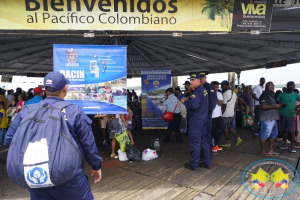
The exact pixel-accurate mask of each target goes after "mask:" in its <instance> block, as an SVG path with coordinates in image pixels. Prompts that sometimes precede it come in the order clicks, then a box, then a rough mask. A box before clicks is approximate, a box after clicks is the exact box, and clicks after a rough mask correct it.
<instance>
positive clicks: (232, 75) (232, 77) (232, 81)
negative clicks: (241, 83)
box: [228, 72, 235, 90]
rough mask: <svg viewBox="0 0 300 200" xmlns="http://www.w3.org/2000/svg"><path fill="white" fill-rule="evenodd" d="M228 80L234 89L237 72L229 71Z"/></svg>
mask: <svg viewBox="0 0 300 200" xmlns="http://www.w3.org/2000/svg"><path fill="white" fill-rule="evenodd" d="M228 82H229V86H230V88H231V89H232V90H234V86H235V72H228Z"/></svg>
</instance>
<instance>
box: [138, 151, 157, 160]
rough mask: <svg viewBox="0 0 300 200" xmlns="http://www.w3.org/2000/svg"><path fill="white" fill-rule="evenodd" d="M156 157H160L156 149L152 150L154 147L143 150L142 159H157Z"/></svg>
mask: <svg viewBox="0 0 300 200" xmlns="http://www.w3.org/2000/svg"><path fill="white" fill-rule="evenodd" d="M155 158H158V156H157V153H156V151H155V150H152V149H145V150H144V151H143V157H142V159H143V160H144V161H149V160H153V159H155Z"/></svg>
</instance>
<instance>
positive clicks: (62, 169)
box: [7, 101, 83, 188]
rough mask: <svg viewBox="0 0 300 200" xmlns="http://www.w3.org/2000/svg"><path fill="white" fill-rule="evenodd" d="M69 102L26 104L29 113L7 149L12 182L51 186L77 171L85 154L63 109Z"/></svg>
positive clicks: (8, 169) (26, 185) (32, 186)
mask: <svg viewBox="0 0 300 200" xmlns="http://www.w3.org/2000/svg"><path fill="white" fill-rule="evenodd" d="M69 105H71V103H69V102H66V101H59V102H57V103H55V104H54V105H53V106H51V105H49V104H42V103H37V104H32V105H28V106H27V108H28V114H27V115H26V116H25V117H24V119H23V120H22V122H21V123H20V125H19V127H18V129H17V130H16V133H15V135H14V137H13V139H12V141H11V144H10V147H9V150H8V156H7V173H8V176H9V178H10V179H11V181H12V182H14V183H15V184H17V185H19V186H21V187H24V188H43V187H51V186H56V185H59V184H62V183H64V182H67V181H68V180H70V179H71V178H73V177H74V176H75V175H76V174H77V173H78V170H79V169H80V165H81V162H82V161H83V158H82V155H81V152H80V150H79V148H78V145H77V143H76V142H75V140H74V138H73V137H72V135H71V134H70V132H69V129H68V125H67V123H66V120H67V119H66V116H65V115H64V113H63V112H62V111H63V108H66V107H67V106H69Z"/></svg>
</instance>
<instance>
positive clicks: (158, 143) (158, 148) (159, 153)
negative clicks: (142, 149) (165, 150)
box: [150, 138, 161, 157]
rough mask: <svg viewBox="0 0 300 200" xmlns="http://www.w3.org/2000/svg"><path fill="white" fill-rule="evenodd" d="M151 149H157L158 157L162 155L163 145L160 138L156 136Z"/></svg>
mask: <svg viewBox="0 0 300 200" xmlns="http://www.w3.org/2000/svg"><path fill="white" fill-rule="evenodd" d="M150 149H153V150H155V151H156V154H157V156H158V157H160V156H161V146H160V139H159V138H155V139H154V140H152V141H151V145H150Z"/></svg>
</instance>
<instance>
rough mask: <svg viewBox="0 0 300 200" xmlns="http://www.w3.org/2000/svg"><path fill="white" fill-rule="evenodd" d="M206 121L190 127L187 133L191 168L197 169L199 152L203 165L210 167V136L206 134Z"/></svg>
mask: <svg viewBox="0 0 300 200" xmlns="http://www.w3.org/2000/svg"><path fill="white" fill-rule="evenodd" d="M205 122H206V121H204V122H202V123H201V122H199V124H198V125H197V126H196V125H191V124H190V132H189V143H190V152H191V162H190V165H191V167H195V168H198V167H199V160H200V152H202V156H203V160H204V163H205V164H206V165H207V166H211V165H212V163H211V135H210V133H207V131H206V130H207V129H206V123H205Z"/></svg>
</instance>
